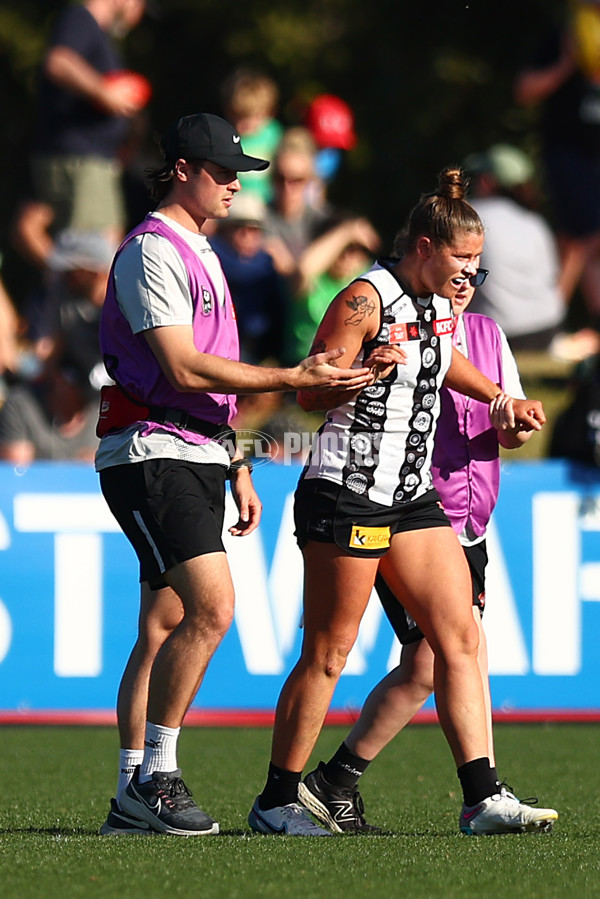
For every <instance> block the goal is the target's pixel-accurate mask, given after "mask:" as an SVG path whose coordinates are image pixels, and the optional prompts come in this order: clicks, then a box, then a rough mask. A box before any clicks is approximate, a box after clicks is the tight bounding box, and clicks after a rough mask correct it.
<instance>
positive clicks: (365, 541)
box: [348, 524, 390, 549]
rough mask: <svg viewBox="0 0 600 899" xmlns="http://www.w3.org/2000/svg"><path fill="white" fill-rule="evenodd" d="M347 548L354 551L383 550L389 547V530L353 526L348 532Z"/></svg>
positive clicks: (387, 528)
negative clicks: (349, 547)
mask: <svg viewBox="0 0 600 899" xmlns="http://www.w3.org/2000/svg"><path fill="white" fill-rule="evenodd" d="M348 545H349V546H352V547H354V548H355V549H384V548H385V547H386V546H389V545H390V528H389V525H388V527H385V528H363V527H361V526H360V525H358V524H355V525H354V526H353V528H352V531H351V532H350V543H349V544H348Z"/></svg>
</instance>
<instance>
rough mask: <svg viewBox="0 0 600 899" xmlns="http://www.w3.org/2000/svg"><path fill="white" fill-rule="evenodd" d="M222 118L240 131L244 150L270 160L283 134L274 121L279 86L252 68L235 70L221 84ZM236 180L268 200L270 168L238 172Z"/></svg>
mask: <svg viewBox="0 0 600 899" xmlns="http://www.w3.org/2000/svg"><path fill="white" fill-rule="evenodd" d="M222 97H223V109H224V117H225V118H226V119H227V121H228V122H231V124H232V125H233V127H234V128H235V129H236V131H237V132H238V133H239V134H240V136H241V138H242V141H243V144H244V151H245V152H246V153H249V154H250V155H251V156H256V157H258V158H260V159H268V160H269V162H270V161H271V160H272V159H273V157H274V155H275V152H276V150H277V147H278V145H279V141H280V140H281V137H282V135H283V130H284V129H283V125H282V124H281V123H280V122H278V121H277V119H276V117H275V116H276V114H277V106H278V103H279V88H278V87H277V84H276V82H275V81H274V80H273V79H272V78H270V77H269V76H268V75H265V74H263V73H262V72H258V71H254V70H253V69H237V70H236V71H235V72H233V73H232V74H231V75H230V76H229V78H227V79H226V80H225V82H224V83H223V86H222ZM238 177H239V180H240V183H241V185H242V187H243V188H245V189H246V190H247V191H248V192H250V191H252V192H253V193H256V194H258V196H259V197H261V199H263V200H265V201H268V200H270V199H271V196H272V193H273V190H272V183H271V172H270V169H265V170H264V171H262V172H240V173H239V174H238Z"/></svg>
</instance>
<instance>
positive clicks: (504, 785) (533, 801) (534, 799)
mask: <svg viewBox="0 0 600 899" xmlns="http://www.w3.org/2000/svg"><path fill="white" fill-rule="evenodd" d="M498 788H499V790H498V791H499V793H500V795H502V790H504V791H505V792H506V793H508V794H509V795H510V798H511V799H516V800H517V802H521V803H522V804H523V805H537V804H538V801H539V800H538V797H537V796H529V797H528V798H527V799H518V798H517V797H516V796H515V794H514V792H513V788H512V787H509V785H508V784H507V783H506V781H505V780H503V781H502V783H499V784H498Z"/></svg>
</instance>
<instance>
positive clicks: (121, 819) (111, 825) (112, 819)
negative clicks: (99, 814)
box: [98, 799, 154, 837]
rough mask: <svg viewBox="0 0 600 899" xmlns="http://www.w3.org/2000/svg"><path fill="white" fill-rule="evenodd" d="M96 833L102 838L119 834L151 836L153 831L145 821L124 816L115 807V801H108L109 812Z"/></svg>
mask: <svg viewBox="0 0 600 899" xmlns="http://www.w3.org/2000/svg"><path fill="white" fill-rule="evenodd" d="M98 833H99V834H100V835H101V836H103V837H107V836H119V835H120V834H131V833H141V834H146V835H148V834H153V833H154V831H153V830H152V828H151V827H150V825H149V824H147V823H146V822H145V821H140V819H139V818H134V817H133V815H129V814H125V812H122V811H121V809H120V808H119V806H118V805H117V800H116V799H111V800H110V811H109V813H108V817H107V819H106V821H105V822H104V824H103V825H102V827H101V828H100V830H99V831H98Z"/></svg>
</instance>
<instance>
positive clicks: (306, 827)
mask: <svg viewBox="0 0 600 899" xmlns="http://www.w3.org/2000/svg"><path fill="white" fill-rule="evenodd" d="M248 824H249V825H250V827H251V828H252V830H254V831H255V832H256V833H276V834H281V835H283V836H290V837H332V836H333V834H332V833H331V832H330V831H329V830H323V828H322V827H319V826H318V824H315V823H314V821H312V820H311V819H310V818H309V817H308V815H307V814H306V811H305V810H304V809H303V808H301V807H300V806H299V805H298V803H297V802H291V803H290V804H289V805H278V806H276V807H275V808H269V809H265V810H264V811H263V809H261V808H260V807H259V805H258V796H257V797H256V799H255V800H254V805H253V806H252V809H251V810H250V814H249V815H248Z"/></svg>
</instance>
